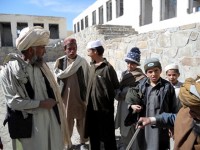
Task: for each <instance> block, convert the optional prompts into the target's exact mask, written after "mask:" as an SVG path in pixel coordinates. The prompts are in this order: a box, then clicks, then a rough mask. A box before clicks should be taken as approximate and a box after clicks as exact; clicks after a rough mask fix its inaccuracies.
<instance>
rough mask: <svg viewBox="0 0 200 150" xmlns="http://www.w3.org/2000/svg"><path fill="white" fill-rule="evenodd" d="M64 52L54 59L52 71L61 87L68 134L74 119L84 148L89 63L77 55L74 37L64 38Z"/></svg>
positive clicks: (82, 149) (83, 149)
mask: <svg viewBox="0 0 200 150" xmlns="http://www.w3.org/2000/svg"><path fill="white" fill-rule="evenodd" d="M64 52H65V55H64V56H62V57H60V58H58V59H57V60H56V63H55V67H54V73H55V76H56V78H57V81H58V84H59V85H60V89H61V96H62V100H63V102H64V106H65V111H66V121H67V125H68V127H69V135H70V137H71V136H72V133H73V128H74V122H75V120H76V127H77V130H78V133H79V135H80V144H81V147H80V148H81V150H85V149H87V147H86V145H85V142H86V141H87V140H86V139H85V138H84V136H83V132H84V130H83V124H84V120H85V111H86V104H87V103H86V87H87V83H88V71H89V70H88V69H89V65H88V63H87V61H86V60H85V59H84V58H83V57H81V56H79V55H77V43H76V39H74V38H66V39H65V40H64ZM68 148H70V145H69V146H68Z"/></svg>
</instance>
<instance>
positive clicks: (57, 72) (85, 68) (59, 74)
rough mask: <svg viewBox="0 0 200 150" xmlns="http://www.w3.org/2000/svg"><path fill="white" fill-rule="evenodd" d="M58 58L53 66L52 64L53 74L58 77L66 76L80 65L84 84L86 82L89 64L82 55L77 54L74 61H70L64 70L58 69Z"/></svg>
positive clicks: (71, 73) (73, 72)
mask: <svg viewBox="0 0 200 150" xmlns="http://www.w3.org/2000/svg"><path fill="white" fill-rule="evenodd" d="M64 57H66V56H62V57H61V58H64ZM59 60H60V58H59V59H57V60H56V63H55V66H54V73H55V76H56V77H57V78H59V79H64V78H67V77H69V76H71V75H73V74H75V73H76V72H77V70H78V69H79V68H80V67H82V68H83V73H84V77H85V79H84V80H85V84H86V85H87V82H88V70H89V66H88V63H87V61H86V60H85V59H83V58H82V57H80V56H79V55H77V57H76V59H75V61H74V62H72V63H71V64H70V65H68V66H67V68H66V69H65V70H61V69H58V65H59Z"/></svg>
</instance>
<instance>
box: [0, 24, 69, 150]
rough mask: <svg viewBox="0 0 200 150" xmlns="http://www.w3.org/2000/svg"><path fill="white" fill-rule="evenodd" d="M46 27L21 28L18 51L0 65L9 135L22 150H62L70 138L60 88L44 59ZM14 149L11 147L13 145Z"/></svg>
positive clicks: (17, 41) (17, 40) (46, 42)
mask: <svg viewBox="0 0 200 150" xmlns="http://www.w3.org/2000/svg"><path fill="white" fill-rule="evenodd" d="M48 41H49V31H47V30H45V29H43V28H42V27H40V26H35V27H26V28H24V29H22V31H21V32H20V35H19V37H18V38H17V39H16V47H17V49H18V50H19V51H20V52H21V54H22V55H19V54H14V53H11V54H8V56H7V57H6V59H5V61H4V65H3V66H2V69H1V73H0V75H1V82H2V88H3V92H4V94H5V99H6V104H7V117H6V118H5V121H4V125H5V124H6V123H8V130H9V133H10V137H11V138H12V139H13V141H15V140H14V139H17V140H18V141H19V143H20V145H21V146H22V148H23V150H63V148H64V143H65V142H66V143H67V142H69V137H68V136H67V134H66V130H67V128H66V124H65V121H64V108H63V104H62V99H61V96H60V93H59V92H58V91H59V89H58V88H57V84H56V81H55V80H54V77H53V74H52V73H51V71H50V69H49V67H48V66H47V64H46V63H45V62H44V60H43V55H44V53H45V52H46V51H45V46H46V45H47V44H48ZM13 149H14V147H13Z"/></svg>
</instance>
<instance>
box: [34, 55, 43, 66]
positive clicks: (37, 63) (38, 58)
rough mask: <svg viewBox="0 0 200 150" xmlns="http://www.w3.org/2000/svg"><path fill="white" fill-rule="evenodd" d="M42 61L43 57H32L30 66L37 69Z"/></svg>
mask: <svg viewBox="0 0 200 150" xmlns="http://www.w3.org/2000/svg"><path fill="white" fill-rule="evenodd" d="M43 61H44V60H43V57H38V56H34V57H33V58H32V59H31V64H32V65H35V66H38V67H41V66H42V63H43Z"/></svg>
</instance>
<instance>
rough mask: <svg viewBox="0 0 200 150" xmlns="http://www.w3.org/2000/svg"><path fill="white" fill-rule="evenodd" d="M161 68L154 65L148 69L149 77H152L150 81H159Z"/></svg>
mask: <svg viewBox="0 0 200 150" xmlns="http://www.w3.org/2000/svg"><path fill="white" fill-rule="evenodd" d="M160 74H161V69H160V68H158V67H153V68H151V69H149V70H147V73H146V75H147V77H148V78H149V79H150V82H152V83H157V82H158V80H159V79H160Z"/></svg>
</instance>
